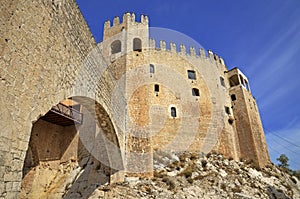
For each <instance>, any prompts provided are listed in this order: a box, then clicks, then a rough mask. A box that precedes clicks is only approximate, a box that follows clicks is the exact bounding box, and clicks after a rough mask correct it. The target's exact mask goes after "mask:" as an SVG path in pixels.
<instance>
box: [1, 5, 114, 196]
mask: <svg viewBox="0 0 300 199" xmlns="http://www.w3.org/2000/svg"><path fill="white" fill-rule="evenodd" d="M0 9H1V11H0V12H1V17H0V24H1V25H0V26H1V27H0V35H1V37H0V57H1V58H0V66H1V67H0V79H1V82H0V91H1V92H2V93H1V96H0V102H1V103H0V109H1V114H0V115H1V116H0V126H1V133H0V141H1V146H0V198H3V197H4V198H16V196H17V193H18V191H19V190H20V186H21V181H22V168H23V162H24V159H25V155H26V151H27V148H28V143H29V139H30V134H31V129H32V124H33V122H35V121H37V120H38V118H39V117H40V115H44V114H45V113H46V112H47V111H48V110H50V108H51V107H52V106H54V105H56V104H57V103H58V102H59V101H61V100H63V99H65V98H68V97H71V96H74V95H78V96H85V97H92V99H93V100H94V98H95V94H94V93H93V95H90V94H88V91H86V89H85V88H84V89H81V88H77V89H76V90H74V88H72V87H73V86H74V84H76V81H81V82H83V83H84V81H86V80H84V78H83V77H81V78H82V79H80V77H79V78H77V76H78V71H80V70H81V72H82V73H86V74H91V73H93V71H89V68H88V67H85V68H83V69H81V65H82V61H83V60H84V59H85V58H86V56H87V55H88V53H89V52H91V51H92V49H93V48H94V47H95V46H96V43H95V40H94V38H93V37H92V35H91V33H90V30H89V28H88V26H87V24H86V22H85V20H84V18H83V17H82V15H81V13H80V11H79V9H78V6H77V4H76V3H75V1H74V0H71V1H56V0H55V1H54V0H53V1H50V0H49V1H48V0H38V1H30V2H29V1H25V0H16V1H11V0H4V1H1V2H0ZM90 69H91V70H92V67H90ZM92 78H93V77H92V76H90V77H89V79H90V80H92ZM92 81H93V80H92ZM94 82H95V84H98V82H97V80H96V79H95V81H94ZM108 82H109V81H108ZM107 84H109V83H107ZM104 93H105V92H104ZM93 104H94V105H93V106H95V102H94V103H93ZM52 144H53V146H55V144H57V143H52Z"/></svg>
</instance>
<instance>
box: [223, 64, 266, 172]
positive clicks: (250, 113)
mask: <svg viewBox="0 0 300 199" xmlns="http://www.w3.org/2000/svg"><path fill="white" fill-rule="evenodd" d="M228 78H229V83H230V88H229V94H230V97H231V101H232V109H233V115H234V118H235V127H236V132H237V136H238V142H239V146H240V158H242V159H251V160H253V161H254V163H255V164H256V165H257V166H259V167H263V166H265V165H266V164H268V163H269V162H270V160H269V155H268V149H267V145H266V139H265V136H264V131H263V128H262V123H261V119H260V116H259V112H258V108H257V105H256V100H255V98H254V97H253V96H252V94H251V90H250V84H249V81H248V79H247V77H246V76H245V75H244V74H243V73H242V72H241V71H240V70H239V69H238V68H234V69H232V70H230V71H228Z"/></svg>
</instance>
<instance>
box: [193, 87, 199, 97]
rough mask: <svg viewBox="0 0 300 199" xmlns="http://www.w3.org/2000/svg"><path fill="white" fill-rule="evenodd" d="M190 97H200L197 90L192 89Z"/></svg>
mask: <svg viewBox="0 0 300 199" xmlns="http://www.w3.org/2000/svg"><path fill="white" fill-rule="evenodd" d="M192 95H193V96H200V92H199V89H197V88H193V89H192Z"/></svg>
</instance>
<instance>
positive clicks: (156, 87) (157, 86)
mask: <svg viewBox="0 0 300 199" xmlns="http://www.w3.org/2000/svg"><path fill="white" fill-rule="evenodd" d="M154 91H155V92H159V85H158V84H155V85H154Z"/></svg>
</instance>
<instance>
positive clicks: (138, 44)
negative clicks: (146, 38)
mask: <svg viewBox="0 0 300 199" xmlns="http://www.w3.org/2000/svg"><path fill="white" fill-rule="evenodd" d="M133 51H139V52H142V40H140V39H139V38H134V39H133Z"/></svg>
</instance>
